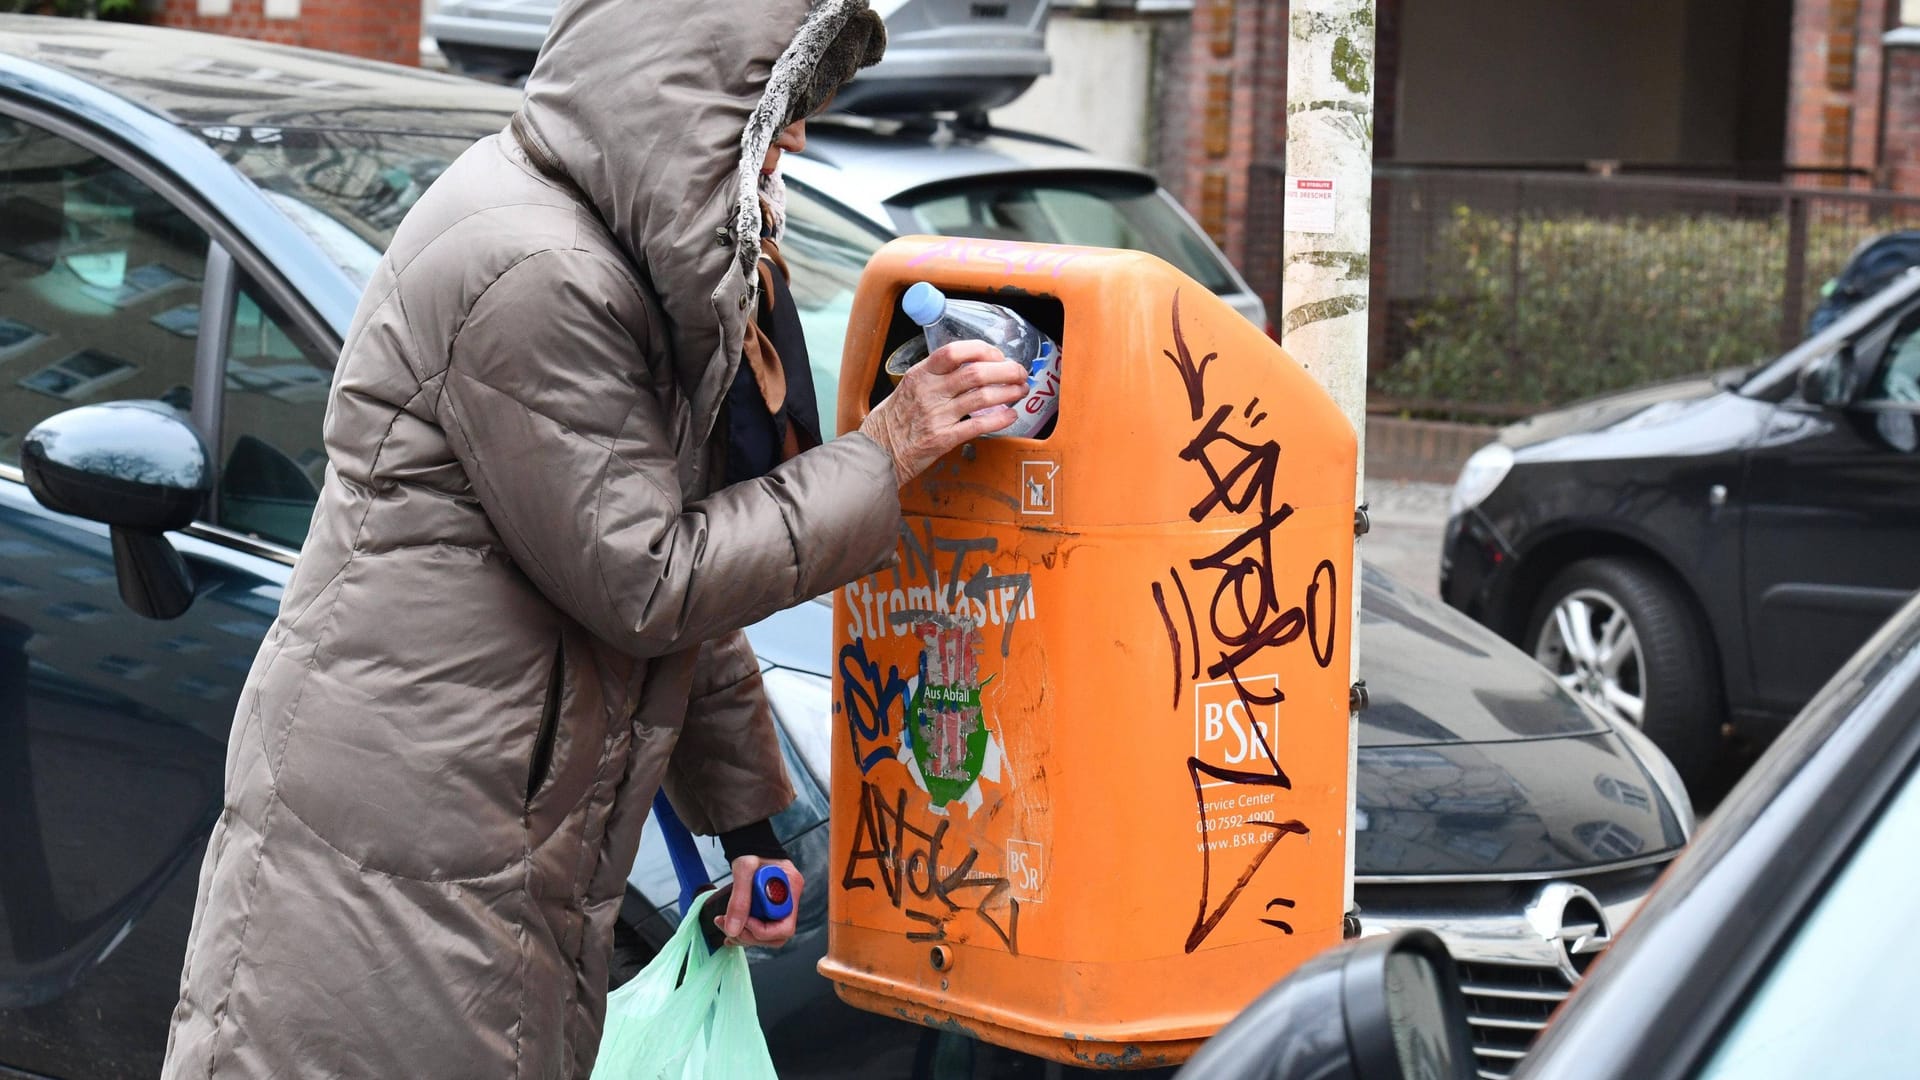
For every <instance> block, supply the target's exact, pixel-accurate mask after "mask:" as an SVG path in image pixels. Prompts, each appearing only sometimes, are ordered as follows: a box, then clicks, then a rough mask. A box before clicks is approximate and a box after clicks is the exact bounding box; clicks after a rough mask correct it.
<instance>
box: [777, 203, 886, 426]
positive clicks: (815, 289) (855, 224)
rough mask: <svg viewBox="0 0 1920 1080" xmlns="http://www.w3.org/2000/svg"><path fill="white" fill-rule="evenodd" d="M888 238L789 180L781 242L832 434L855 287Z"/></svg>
mask: <svg viewBox="0 0 1920 1080" xmlns="http://www.w3.org/2000/svg"><path fill="white" fill-rule="evenodd" d="M884 242H885V240H884V239H883V238H882V237H881V236H880V235H879V234H877V233H876V232H875V231H874V230H873V229H872V228H871V227H869V226H867V225H864V224H862V223H861V222H859V221H858V220H856V219H855V218H854V217H853V216H852V214H851V213H850V212H849V211H845V210H842V209H840V208H838V207H836V206H835V205H833V204H832V203H830V202H828V201H826V200H825V199H822V198H820V197H819V196H817V195H814V194H813V193H812V192H810V191H808V190H807V189H806V188H804V187H801V186H800V185H799V184H796V183H792V182H789V183H788V184H787V236H786V240H785V242H784V243H782V244H781V245H780V254H781V256H782V257H783V258H785V259H786V262H787V269H788V270H789V271H790V272H791V273H792V275H793V278H792V287H793V301H794V306H795V307H797V308H799V309H800V329H801V331H802V332H803V333H804V334H805V335H806V338H807V357H808V359H809V360H810V361H811V364H812V367H813V389H814V398H815V400H817V401H818V402H819V403H820V432H821V434H822V435H825V436H827V437H832V435H833V434H834V414H835V412H836V403H837V402H838V400H839V395H840V353H841V350H842V349H843V347H844V346H845V344H846V339H847V320H848V318H849V317H850V316H851V315H852V314H853V290H854V287H855V286H857V285H858V284H859V283H860V272H861V271H862V270H865V269H866V268H867V261H868V260H869V259H871V258H873V253H874V252H876V251H878V250H880V245H881V244H882V243H884Z"/></svg>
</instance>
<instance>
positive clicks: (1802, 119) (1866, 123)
mask: <svg viewBox="0 0 1920 1080" xmlns="http://www.w3.org/2000/svg"><path fill="white" fill-rule="evenodd" d="M1894 6H1895V0H1797V2H1796V3H1795V5H1794V11H1793V40H1792V52H1791V59H1790V61H1789V63H1790V65H1791V71H1790V75H1789V78H1788V91H1787V146H1786V159H1787V164H1789V165H1796V166H1848V167H1856V168H1863V169H1869V170H1871V169H1875V168H1876V167H1878V166H1879V165H1880V162H1879V160H1878V154H1879V148H1880V82H1881V62H1882V58H1883V56H1884V55H1885V53H1884V50H1883V49H1882V48H1881V44H1880V38H1881V34H1882V33H1883V32H1884V31H1885V30H1886V28H1887V27H1888V25H1889V21H1890V19H1891V17H1892V11H1891V9H1892V8H1893V7H1894ZM1823 182H1826V183H1833V184H1839V183H1843V182H1844V181H1842V180H1839V179H1830V180H1826V181H1823Z"/></svg>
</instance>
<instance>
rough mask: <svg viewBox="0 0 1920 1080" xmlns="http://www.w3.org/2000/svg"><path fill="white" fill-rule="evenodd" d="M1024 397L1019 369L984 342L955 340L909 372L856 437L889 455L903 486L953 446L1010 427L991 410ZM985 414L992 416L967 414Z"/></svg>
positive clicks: (1007, 415)
mask: <svg viewBox="0 0 1920 1080" xmlns="http://www.w3.org/2000/svg"><path fill="white" fill-rule="evenodd" d="M1026 395H1027V373H1026V371H1025V369H1023V368H1022V367H1021V366H1020V365H1019V364H1016V363H1014V362H1013V361H1011V360H1008V359H1007V358H1006V357H1005V356H1003V355H1001V353H1000V350H999V349H996V348H994V347H993V346H991V345H989V344H987V343H986V342H984V341H956V342H953V343H952V344H950V345H943V346H941V347H940V348H939V349H936V350H934V353H933V355H932V356H929V357H927V358H926V359H925V360H922V361H921V362H919V363H918V364H915V365H914V366H913V367H911V368H908V369H907V373H906V375H905V376H904V377H902V378H901V380H900V385H899V386H898V387H895V388H894V391H893V395H892V396H891V397H889V398H887V399H886V400H885V401H882V402H881V403H880V404H879V406H878V407H877V408H875V409H874V410H873V411H872V412H871V413H868V414H867V418H866V420H864V421H862V422H861V424H860V432H861V434H863V435H865V436H867V437H868V438H870V439H872V440H873V441H874V442H877V443H879V444H880V446H881V448H882V449H884V450H886V452H887V453H888V454H890V455H892V457H893V473H894V479H895V480H897V481H898V482H899V484H900V486H901V487H905V486H906V485H907V483H908V482H909V481H911V480H912V479H913V478H914V477H916V476H919V475H920V474H921V473H923V472H925V471H926V469H927V467H928V466H929V465H932V464H933V463H934V462H935V461H938V460H939V459H940V457H941V456H942V455H944V454H946V453H947V452H948V451H950V450H952V449H953V448H954V447H956V446H959V445H961V444H962V443H966V442H969V441H971V440H973V439H977V438H979V437H980V436H982V435H987V434H991V433H992V432H995V431H999V430H1001V429H1003V428H1005V427H1007V426H1008V425H1010V424H1012V423H1013V422H1014V420H1015V419H1017V414H1016V413H1014V412H1013V411H1012V410H1011V409H993V407H994V406H995V405H1011V404H1013V403H1014V402H1016V401H1019V400H1020V399H1021V398H1023V397H1025V396H1026ZM987 409H993V411H991V412H987V413H986V414H985V415H982V416H970V415H969V414H971V413H978V412H981V411H982V410H987Z"/></svg>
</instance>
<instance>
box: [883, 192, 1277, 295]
mask: <svg viewBox="0 0 1920 1080" xmlns="http://www.w3.org/2000/svg"><path fill="white" fill-rule="evenodd" d="M894 205H896V206H897V207H898V208H899V209H900V210H901V211H903V212H904V213H905V214H907V216H908V217H909V218H910V219H911V222H912V225H913V226H914V228H916V229H918V230H920V231H924V232H931V233H939V234H940V235H943V236H975V237H982V238H984V239H988V240H1021V241H1027V242H1030V243H1035V244H1078V245H1085V246H1088V247H1109V248H1128V249H1131V250H1134V251H1145V252H1148V253H1149V254H1153V255H1158V256H1160V257H1161V258H1163V259H1165V260H1167V261H1168V262H1170V263H1172V264H1173V265H1174V266H1175V267H1177V268H1179V270H1180V271H1181V272H1182V273H1184V274H1186V275H1187V276H1188V277H1191V278H1193V279H1194V280H1195V281H1198V282H1199V283H1200V284H1202V285H1205V286H1206V287H1207V288H1209V289H1212V290H1213V291H1214V292H1216V293H1228V292H1234V291H1236V290H1237V289H1238V287H1239V286H1238V285H1237V284H1236V283H1235V282H1234V279H1233V276H1232V275H1231V274H1230V273H1228V271H1227V268H1226V266H1225V265H1224V264H1223V263H1222V262H1221V261H1220V259H1219V258H1218V257H1216V256H1215V255H1214V254H1213V251H1212V250H1211V249H1210V248H1209V247H1208V246H1207V242H1206V240H1205V239H1204V238H1203V237H1202V236H1201V235H1200V233H1199V231H1198V230H1197V229H1195V228H1194V226H1193V225H1192V224H1191V223H1190V222H1188V221H1187V219H1186V218H1184V217H1182V216H1181V215H1180V212H1179V211H1178V210H1176V209H1174V206H1173V203H1172V202H1170V201H1169V200H1168V199H1167V198H1166V196H1165V195H1163V194H1162V193H1161V192H1160V189H1159V186H1158V185H1156V184H1155V183H1154V182H1153V181H1152V180H1150V179H1148V178H1146V177H1134V176H1105V177H1032V176H1010V177H983V178H977V179H971V180H966V181H963V182H959V183H945V184H940V185H937V186H934V187H929V188H922V189H919V190H917V191H912V192H908V193H907V194H905V195H903V196H900V197H899V198H897V199H895V200H894Z"/></svg>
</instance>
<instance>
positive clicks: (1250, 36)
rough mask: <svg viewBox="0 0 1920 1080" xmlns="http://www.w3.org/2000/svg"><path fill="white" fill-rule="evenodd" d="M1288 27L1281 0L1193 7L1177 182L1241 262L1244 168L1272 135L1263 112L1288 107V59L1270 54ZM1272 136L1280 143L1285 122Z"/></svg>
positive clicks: (1206, 0)
mask: <svg viewBox="0 0 1920 1080" xmlns="http://www.w3.org/2000/svg"><path fill="white" fill-rule="evenodd" d="M1286 26H1287V3H1286V0H1198V2H1197V3H1195V5H1194V9H1193V41H1192V48H1191V51H1190V52H1189V54H1188V66H1187V80H1188V81H1187V90H1188V97H1187V116H1188V125H1187V152H1186V169H1185V174H1186V175H1185V177H1184V178H1183V181H1182V183H1181V184H1180V188H1181V189H1182V191H1183V193H1184V197H1185V201H1186V205H1187V208H1188V210H1190V211H1191V212H1192V213H1193V215H1194V216H1195V217H1196V218H1198V219H1199V221H1200V225H1201V227H1202V228H1204V229H1206V230H1207V232H1208V233H1209V234H1211V235H1212V236H1213V238H1214V240H1215V242H1217V243H1218V244H1219V245H1220V246H1221V248H1222V249H1223V250H1225V251H1226V253H1227V257H1228V258H1230V259H1232V260H1233V261H1234V262H1235V264H1237V265H1239V266H1241V267H1242V268H1245V266H1246V257H1247V242H1248V228H1247V216H1248V194H1249V192H1248V188H1249V185H1248V180H1249V173H1250V171H1251V167H1252V165H1253V163H1254V161H1255V159H1256V157H1257V156H1258V154H1259V152H1260V149H1261V147H1262V146H1264V145H1267V144H1268V143H1269V142H1270V141H1271V140H1272V139H1274V138H1275V136H1274V135H1273V133H1272V132H1270V131H1269V132H1262V131H1260V130H1259V128H1260V126H1261V124H1262V122H1263V118H1268V117H1284V116H1285V114H1286V93H1287V88H1286V66H1285V63H1284V60H1283V59H1278V60H1277V59H1275V58H1274V56H1273V54H1274V53H1276V52H1280V53H1284V49H1285V41H1286ZM1276 41H1277V42H1279V43H1280V44H1279V45H1278V47H1277V48H1276V47H1275V46H1274V45H1273V42H1276ZM1263 42H1264V43H1266V44H1265V45H1264V46H1263ZM1276 101H1277V107H1276ZM1266 122H1267V123H1268V124H1271V123H1272V121H1271V120H1267V121H1266ZM1282 122H1284V121H1282ZM1277 138H1278V141H1279V143H1280V144H1281V145H1284V144H1285V142H1286V135H1285V131H1284V128H1282V130H1281V133H1280V134H1279V135H1278V136H1277ZM1273 242H1274V244H1276V245H1277V244H1278V242H1279V238H1278V237H1277V236H1276V237H1274V239H1273Z"/></svg>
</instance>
